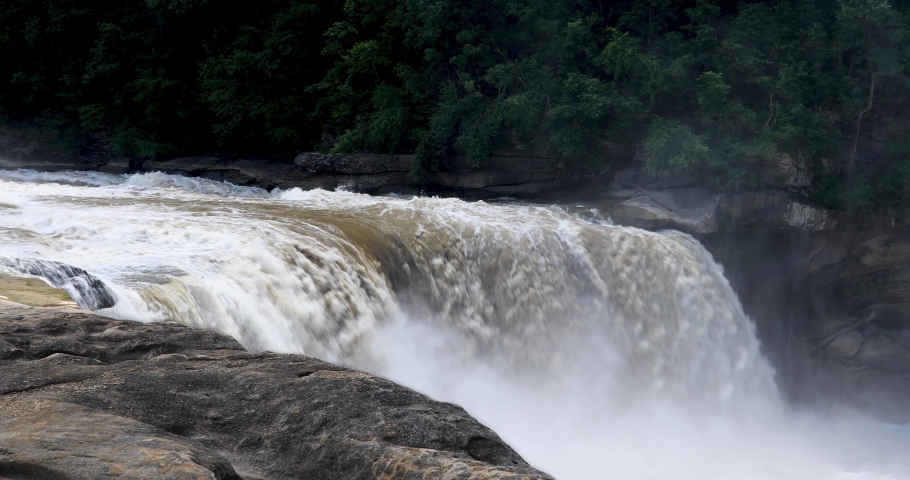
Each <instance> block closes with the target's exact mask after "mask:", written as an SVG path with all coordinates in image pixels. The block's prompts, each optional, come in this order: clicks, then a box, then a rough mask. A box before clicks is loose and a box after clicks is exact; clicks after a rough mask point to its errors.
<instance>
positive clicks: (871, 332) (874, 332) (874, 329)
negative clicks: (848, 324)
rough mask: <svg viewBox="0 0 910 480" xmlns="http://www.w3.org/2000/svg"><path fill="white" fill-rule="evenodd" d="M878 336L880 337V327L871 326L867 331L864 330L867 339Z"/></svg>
mask: <svg viewBox="0 0 910 480" xmlns="http://www.w3.org/2000/svg"><path fill="white" fill-rule="evenodd" d="M876 335H878V327H877V326H875V325H869V326H868V327H866V328H865V329H863V336H864V337H867V338H868V337H874V336H876Z"/></svg>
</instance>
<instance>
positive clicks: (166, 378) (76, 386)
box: [0, 288, 551, 480]
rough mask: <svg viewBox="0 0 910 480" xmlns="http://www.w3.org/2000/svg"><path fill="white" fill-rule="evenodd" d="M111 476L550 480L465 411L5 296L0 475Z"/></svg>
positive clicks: (188, 334) (378, 384)
mask: <svg viewBox="0 0 910 480" xmlns="http://www.w3.org/2000/svg"><path fill="white" fill-rule="evenodd" d="M8 290H9V289H8ZM21 290H23V288H19V289H18V290H17V291H21ZM7 293H9V292H7ZM40 296H41V295H37V296H36V295H34V294H33V295H32V297H30V298H32V299H33V300H34V299H35V298H37V297H40ZM41 301H42V302H43V301H44V300H41ZM103 478H121V479H146V478H156V479H189V478H192V479H202V478H205V479H247V480H251V479H264V478H269V479H284V478H286V479H292V478H294V479H297V478H314V479H315V478H325V479H329V478H331V479H361V478H362V479H393V478H395V479H409V478H414V479H417V478H422V479H453V480H454V479H514V480H518V479H526V480H531V479H541V480H543V479H550V478H551V477H549V476H548V475H546V474H544V473H541V472H539V471H537V470H535V469H533V468H532V467H530V466H529V465H528V464H527V463H526V462H525V461H524V460H523V459H522V458H521V457H520V456H519V455H518V454H517V453H515V451H513V450H512V449H511V448H510V447H509V446H508V445H506V444H505V443H504V442H503V441H502V440H501V439H500V438H499V437H498V436H497V435H496V434H495V433H494V432H493V431H491V430H490V429H488V428H486V427H484V426H483V425H481V424H480V423H478V422H477V421H476V420H474V419H473V418H471V416H470V415H468V414H467V413H466V412H465V411H464V410H463V409H462V408H460V407H458V406H456V405H452V404H448V403H443V402H438V401H435V400H433V399H431V398H428V397H426V396H424V395H421V394H419V393H417V392H414V391H412V390H410V389H407V388H404V387H402V386H399V385H397V384H395V383H392V382H390V381H388V380H384V379H382V378H378V377H374V376H372V375H368V374H365V373H362V372H359V371H355V370H350V369H347V368H342V367H339V366H336V365H332V364H329V363H326V362H322V361H320V360H317V359H314V358H311V357H307V356H303V355H279V354H274V353H269V352H262V353H250V352H247V351H244V350H243V348H242V347H241V346H240V345H239V344H238V343H237V342H236V341H234V340H233V339H231V338H229V337H226V336H224V335H220V334H217V333H214V332H211V331H207V330H201V329H194V328H188V327H184V326H180V325H177V324H174V323H153V324H143V323H138V322H129V321H120V320H112V319H109V318H103V317H99V316H97V315H93V314H91V313H89V312H86V311H83V310H79V309H76V308H71V307H53V308H46V307H31V306H26V305H22V304H17V303H12V302H8V301H5V300H0V479H3V480H11V479H17V480H18V479H54V480H63V479H66V480H76V479H86V480H88V479H93V480H94V479H103Z"/></svg>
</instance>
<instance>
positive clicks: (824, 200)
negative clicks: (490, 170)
mask: <svg viewBox="0 0 910 480" xmlns="http://www.w3.org/2000/svg"><path fill="white" fill-rule="evenodd" d="M2 1H3V6H2V8H0V51H2V52H3V55H4V57H3V61H2V62H0V119H2V120H3V121H5V122H10V123H14V124H18V125H28V126H29V127H30V128H35V129H42V130H53V131H55V132H59V135H60V138H62V139H64V141H65V143H66V144H67V145H68V147H69V148H72V149H75V150H78V149H80V148H86V146H87V145H88V144H89V143H90V142H91V141H92V139H93V138H98V137H99V136H104V137H105V138H112V139H113V140H112V142H111V143H112V147H113V149H114V151H115V153H116V154H117V155H123V156H135V157H161V156H174V155H180V154H189V153H197V152H212V151H233V152H245V153H250V154H258V155H273V156H274V155H278V156H281V155H293V154H294V153H295V152H297V151H303V150H309V149H323V150H333V151H337V152H350V151H374V152H406V153H414V154H415V155H416V157H417V158H418V159H419V160H420V162H419V168H418V169H417V170H418V171H416V172H415V174H418V175H432V173H433V170H434V168H435V166H436V165H437V161H438V159H439V158H441V157H442V156H444V155H448V154H452V153H459V154H464V155H467V156H468V158H470V159H471V161H472V162H474V163H475V164H476V165H478V166H479V165H482V164H483V161H484V158H485V157H486V156H487V155H489V154H490V153H491V152H494V151H499V150H504V149H505V150H511V151H517V152H525V154H526V155H538V156H544V155H545V156H547V157H549V158H551V159H553V161H557V162H568V163H571V164H573V165H576V166H579V167H581V168H589V169H593V170H600V171H604V170H609V169H610V168H613V167H614V165H612V164H611V159H612V158H615V157H617V156H618V155H619V153H617V152H626V153H625V154H626V155H628V152H633V153H632V155H635V156H637V157H639V158H643V159H645V160H646V162H647V168H648V169H650V170H652V171H653V172H655V173H656V174H658V175H675V174H677V173H679V172H681V171H688V172H690V173H691V174H693V175H696V176H697V178H698V179H699V181H700V182H701V183H702V184H704V185H706V186H712V187H715V188H722V189H737V188H748V187H750V186H754V185H755V182H756V174H755V165H757V164H760V163H761V162H767V161H771V160H772V159H774V158H775V157H776V156H778V155H780V154H783V153H786V154H788V155H791V156H794V157H799V158H803V159H805V160H806V161H807V162H809V164H811V165H813V166H814V167H813V168H814V175H815V182H814V185H815V187H814V188H813V191H812V192H811V195H812V196H813V198H814V200H815V201H817V202H819V203H821V204H824V205H826V206H830V207H843V208H849V209H857V208H862V209H874V208H893V209H907V208H910V130H907V129H908V128H910V126H908V122H907V118H908V117H910V115H908V114H907V113H906V112H905V111H906V110H907V106H908V105H910V98H908V97H910V36H908V35H910V1H908V0H837V1H835V0H770V1H758V0H752V1H736V0H623V1H613V2H610V1H607V0H547V1H543V0H522V1H519V0H347V1H344V2H342V1H322V2H315V1H309V0H260V1H257V2H250V3H245V2H242V3H240V4H232V5H231V6H230V7H227V6H226V5H225V4H218V3H216V2H212V1H210V0H121V1H110V0H96V1H91V2H87V1H82V0H2ZM872 125H884V127H881V128H879V132H878V133H877V134H876V135H874V139H875V142H876V144H875V146H874V148H873V146H870V145H871V144H872V143H873V142H872V138H873V135H871V134H870V133H868V132H869V129H870V128H872ZM882 128H884V130H882ZM864 132H866V133H864ZM882 132H884V133H882Z"/></svg>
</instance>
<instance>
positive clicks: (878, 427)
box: [357, 317, 910, 480]
mask: <svg viewBox="0 0 910 480" xmlns="http://www.w3.org/2000/svg"><path fill="white" fill-rule="evenodd" d="M601 333H603V334H606V333H605V332H601ZM613 343H614V342H612V341H611V339H610V338H605V337H600V338H592V337H588V338H587V340H579V339H577V338H576V339H575V340H573V341H572V342H570V343H566V344H564V345H563V347H562V349H561V351H560V352H559V353H558V354H562V355H563V356H569V357H573V360H574V361H573V362H572V363H571V364H569V365H562V366H561V368H559V369H555V368H554V369H551V370H550V371H540V370H535V371H533V372H528V371H524V372H516V371H515V370H514V369H512V368H510V367H508V366H504V365H503V364H502V363H500V362H497V360H496V359H495V358H491V357H490V356H483V355H475V354H474V353H468V352H473V349H472V347H471V341H470V340H469V339H468V338H466V337H465V336H464V335H462V334H461V333H459V332H457V331H455V330H453V329H447V328H443V327H440V326H439V325H433V324H432V323H431V322H430V321H428V320H426V319H414V318H407V317H402V318H399V319H398V320H397V321H396V322H395V323H394V324H391V325H389V326H386V327H383V328H381V329H380V330H379V331H378V333H377V335H376V338H375V339H374V342H373V344H372V348H373V349H374V351H375V352H376V353H377V355H378V357H379V358H380V359H381V361H379V362H378V363H374V364H372V365H357V366H360V367H363V368H366V369H368V370H372V371H373V372H374V373H377V374H381V375H384V376H386V377H388V378H390V379H392V380H394V381H396V382H399V383H401V384H403V385H406V386H408V387H411V388H413V389H415V390H417V391H419V392H422V393H425V394H428V395H430V396H432V397H434V398H436V399H439V400H444V401H448V402H453V403H456V404H459V405H461V406H462V407H464V408H465V409H466V410H467V411H468V413H470V414H471V415H472V416H474V417H475V418H477V419H478V420H480V421H481V422H482V423H484V424H485V425H487V426H489V427H491V428H492V429H493V430H495V431H496V432H497V433H498V434H499V435H500V436H501V437H502V438H503V440H505V441H506V442H507V443H508V444H509V445H511V446H512V447H513V448H515V449H516V450H517V451H518V453H519V454H521V455H522V456H523V457H524V458H525V459H526V460H528V461H529V462H530V463H531V464H532V465H533V466H535V467H537V468H539V469H541V470H543V471H545V472H548V473H550V474H551V475H553V476H554V477H556V478H558V479H562V480H583V479H594V478H621V479H628V480H646V479H655V480H658V479H668V478H673V479H692V480H702V479H718V480H721V479H737V480H769V479H781V480H791V479H792V480H816V479H818V480H835V479H837V480H840V479H844V480H846V479H851V480H873V479H874V480H885V479H904V478H910V460H908V458H907V456H906V454H905V449H904V448H903V446H904V445H908V444H910V443H908V442H910V428H908V427H907V426H905V425H896V424H891V423H886V422H882V421H880V420H877V419H876V418H874V417H873V416H871V415H869V414H868V413H863V412H860V411H857V410H854V409H851V408H849V407H846V406H844V407H839V408H828V407H825V408H821V407H818V408H812V407H810V406H803V407H800V408H797V407H793V406H788V405H784V404H783V403H778V402H777V401H774V400H772V401H771V402H770V403H765V404H761V405H756V404H752V405H748V406H746V405H730V406H728V408H726V409H725V410H718V409H717V408H716V406H714V405H706V404H704V403H702V402H699V401H698V397H699V395H698V392H691V393H692V395H691V397H689V398H686V397H685V396H676V397H668V396H666V395H662V394H661V392H656V391H653V390H650V389H647V388H642V385H641V384H640V383H639V382H636V381H635V380H634V379H633V378H631V377H630V376H629V375H628V365H627V363H626V362H625V361H624V360H623V358H622V355H621V354H620V353H619V352H617V351H616V350H615V348H614V347H611V344H613ZM497 363H498V364H499V365H497Z"/></svg>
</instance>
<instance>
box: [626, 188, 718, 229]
mask: <svg viewBox="0 0 910 480" xmlns="http://www.w3.org/2000/svg"><path fill="white" fill-rule="evenodd" d="M720 204H721V195H719V194H714V193H711V192H708V191H706V190H703V189H697V188H691V189H675V190H660V191H657V190H652V191H648V193H647V194H639V195H637V196H635V197H633V198H630V199H629V200H626V201H624V202H622V203H620V204H619V205H618V206H616V207H615V209H614V211H613V212H612V214H613V217H614V218H615V219H617V221H619V222H620V223H623V224H627V225H632V226H636V227H642V228H650V229H660V228H672V229H677V230H682V231H687V232H693V233H711V232H715V231H717V230H718V228H719V225H718V209H719V208H720Z"/></svg>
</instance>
